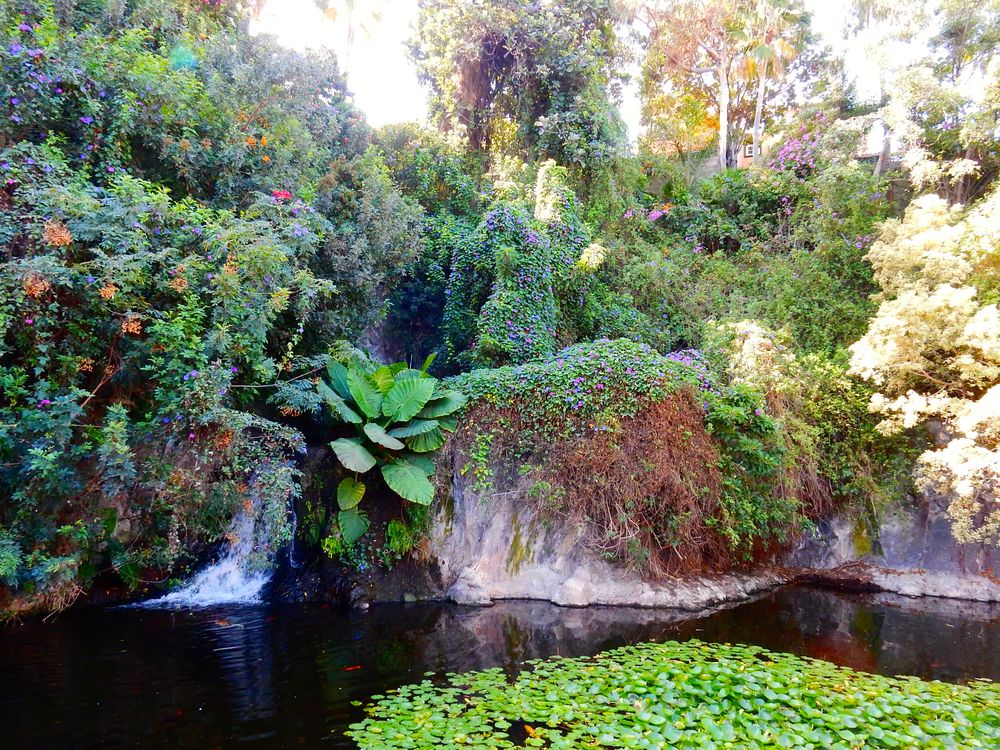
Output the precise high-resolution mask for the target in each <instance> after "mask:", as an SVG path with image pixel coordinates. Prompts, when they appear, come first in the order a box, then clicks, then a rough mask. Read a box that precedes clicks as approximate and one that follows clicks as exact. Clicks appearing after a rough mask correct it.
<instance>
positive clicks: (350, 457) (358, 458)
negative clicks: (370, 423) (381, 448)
mask: <svg viewBox="0 0 1000 750" xmlns="http://www.w3.org/2000/svg"><path fill="white" fill-rule="evenodd" d="M330 447H331V448H333V452H334V453H336V454H337V459H338V460H339V461H340V463H342V464H343V465H344V468H345V469H347V470H348V471H356V472H359V473H361V474H364V473H365V472H366V471H368V470H369V469H370V468H371V467H373V466H374V465H375V463H376V462H375V456H373V455H372V454H371V453H369V452H368V449H367V448H365V447H364V446H363V445H362V444H361V442H360V441H358V440H356V439H355V438H338V439H337V440H334V441H333V442H332V443H330Z"/></svg>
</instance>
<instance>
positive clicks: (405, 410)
mask: <svg viewBox="0 0 1000 750" xmlns="http://www.w3.org/2000/svg"><path fill="white" fill-rule="evenodd" d="M433 359H434V357H433V355H432V356H430V357H428V358H427V360H426V361H425V362H424V364H423V367H421V369H419V370H416V369H413V368H410V367H407V365H406V364H405V363H402V362H400V363H397V364H393V365H384V366H382V367H379V368H377V369H366V368H364V367H363V366H362V365H360V364H352V365H351V366H350V367H345V366H344V365H343V364H341V363H340V362H331V363H330V364H329V366H328V367H327V375H328V378H327V380H326V381H324V380H320V381H319V382H318V383H317V386H316V387H317V389H318V391H319V395H320V397H321V398H322V399H323V400H324V401H325V402H326V404H327V405H328V406H329V407H330V411H331V413H332V414H333V416H334V418H335V419H337V420H338V421H340V422H342V423H345V424H350V425H352V426H353V427H354V428H355V431H356V435H355V436H354V437H344V438H338V439H337V440H334V441H333V442H331V443H330V447H331V448H333V450H334V452H335V453H336V454H337V460H339V461H340V463H341V464H342V465H343V466H344V468H345V469H347V470H348V471H351V472H354V476H353V477H346V478H344V479H343V480H341V482H340V484H339V485H338V486H337V504H338V505H339V506H340V512H339V514H338V517H337V520H338V525H339V526H340V533H341V535H342V536H343V538H344V541H345V542H346V543H347V544H353V543H354V542H356V541H357V540H358V539H360V538H361V537H362V536H363V535H364V533H365V532H366V531H367V530H368V526H369V520H368V516H367V515H366V514H365V513H364V511H362V510H361V509H360V508H359V507H358V505H359V504H360V502H361V500H362V498H364V495H365V489H366V488H365V485H364V483H363V482H362V481H361V480H360V479H359V477H360V475H361V474H365V473H367V472H369V471H371V470H372V469H374V468H375V467H376V466H378V467H379V470H380V471H381V473H382V478H383V479H384V480H385V483H386V484H387V485H388V486H389V489H391V490H392V491H393V492H395V493H396V494H397V495H399V496H400V497H402V498H403V499H404V500H408V501H409V502H412V503H418V504H420V505H430V502H431V500H433V499H434V485H432V484H431V481H430V477H431V475H433V474H434V460H433V458H432V454H433V453H434V451H436V450H438V449H439V448H440V447H441V446H442V445H444V443H445V439H446V438H445V433H448V432H453V431H454V430H455V427H456V425H457V421H456V418H455V416H454V414H455V412H457V411H458V410H459V409H461V408H462V406H464V405H465V402H466V398H465V396H464V395H462V394H461V393H459V392H458V391H453V390H450V389H448V388H446V387H444V385H443V384H442V383H441V381H439V380H438V379H437V378H434V377H432V376H430V375H428V374H427V368H428V367H430V364H431V362H432V361H433Z"/></svg>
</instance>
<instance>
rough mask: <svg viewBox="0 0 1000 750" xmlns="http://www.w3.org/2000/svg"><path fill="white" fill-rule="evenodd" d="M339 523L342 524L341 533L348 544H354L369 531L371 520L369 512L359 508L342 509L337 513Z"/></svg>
mask: <svg viewBox="0 0 1000 750" xmlns="http://www.w3.org/2000/svg"><path fill="white" fill-rule="evenodd" d="M337 523H338V524H339V525H340V533H341V535H342V536H343V537H344V541H345V542H347V544H354V543H355V542H356V541H358V540H359V539H360V538H361V537H363V536H364V535H365V532H366V531H368V527H369V526H371V521H369V520H368V516H367V514H366V513H365V512H364V511H363V510H360V509H358V508H351V509H350V510H342V511H340V513H338V514H337Z"/></svg>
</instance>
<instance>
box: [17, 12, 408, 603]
mask: <svg viewBox="0 0 1000 750" xmlns="http://www.w3.org/2000/svg"><path fill="white" fill-rule="evenodd" d="M224 6H225V7H220V6H217V5H216V4H204V5H203V4H201V3H187V2H184V3H178V2H168V1H167V0H140V1H139V2H135V3H129V4H127V5H122V4H120V3H104V2H100V1H95V2H88V3H72V2H69V3H57V4H51V3H47V2H29V3H20V4H18V5H17V6H16V7H14V6H12V5H10V4H6V5H3V6H2V7H0V47H2V49H3V50H4V57H5V61H6V63H5V65H4V67H3V70H2V71H0V81H2V86H0V88H3V90H4V91H5V104H4V113H5V114H4V117H3V118H2V119H0V175H2V177H3V185H2V186H0V242H2V243H3V245H4V247H5V254H4V257H3V259H2V261H0V329H2V331H3V336H2V339H0V497H2V501H0V528H2V529H4V532H3V533H4V536H3V538H4V539H5V540H11V542H12V543H11V545H6V544H5V546H4V550H5V552H4V555H3V557H4V564H3V577H4V580H5V582H6V583H7V584H8V585H11V586H13V587H14V588H15V589H17V590H19V591H20V592H21V593H25V594H32V595H34V596H35V601H38V602H44V601H45V597H46V596H49V594H51V596H52V598H51V599H50V600H49V602H50V603H51V604H53V605H58V604H60V603H65V602H66V601H67V600H68V599H67V597H68V596H70V595H71V592H75V591H78V590H79V586H80V585H84V586H85V585H86V584H87V583H88V582H89V581H90V580H91V579H92V578H93V577H94V576H95V575H96V574H97V573H98V572H100V571H102V570H108V569H113V570H116V571H117V572H118V573H119V574H120V575H121V576H122V578H123V579H125V580H126V581H127V582H135V581H136V580H137V579H138V578H139V577H143V578H147V579H149V578H154V577H158V576H161V575H165V574H166V569H167V568H170V567H171V566H173V565H175V564H176V563H178V562H181V561H191V560H193V559H194V557H195V555H196V554H197V553H198V551H199V550H200V549H202V548H203V546H204V545H205V543H206V542H208V541H210V540H212V539H215V538H218V536H219V535H220V534H221V533H222V531H223V530H224V529H225V528H226V526H227V524H228V523H229V519H230V518H231V517H232V513H233V512H234V510H235V508H237V507H239V506H240V505H241V504H242V505H245V506H247V507H252V508H254V509H255V510H256V512H258V513H260V514H261V515H262V516H266V517H267V518H266V521H267V523H264V524H261V527H262V528H263V527H265V526H268V525H270V526H271V527H272V528H273V530H274V537H273V539H270V540H266V539H263V538H262V539H260V540H258V541H259V543H260V544H259V549H258V552H259V555H260V557H262V558H269V557H270V556H272V555H273V553H274V544H280V543H281V542H282V540H283V539H284V538H285V537H286V536H287V524H286V514H287V502H288V499H289V498H290V497H291V496H293V495H294V494H295V493H296V492H297V491H298V486H297V469H296V467H295V465H294V464H293V463H292V462H291V460H290V459H291V458H292V457H293V456H294V454H295V453H296V452H298V451H300V450H303V449H304V440H303V438H302V435H301V434H299V433H298V431H297V430H294V429H291V428H288V427H286V426H283V425H282V424H280V423H279V422H277V421H273V420H271V419H267V418H265V417H264V416H262V414H265V413H266V414H269V415H271V416H274V417H277V416H278V415H277V414H272V413H271V412H270V407H269V406H268V404H267V399H268V397H269V396H271V395H274V394H275V393H278V394H279V396H280V395H286V396H289V397H292V401H291V402H288V401H282V400H281V398H280V397H279V398H277V399H276V401H277V402H276V403H275V406H280V407H281V408H282V409H283V410H284V411H283V415H285V416H288V415H291V414H293V413H294V412H295V410H301V409H300V407H302V406H305V407H307V408H309V407H310V405H311V404H312V402H308V400H305V401H303V396H302V391H301V389H299V390H296V389H295V388H294V387H291V386H287V387H286V386H284V385H282V379H284V378H287V379H289V380H292V381H294V382H300V380H301V378H300V375H301V374H305V373H307V372H308V371H309V369H310V368H314V367H317V366H321V365H322V364H323V362H325V359H324V358H325V356H326V347H327V344H328V342H329V341H330V340H332V339H335V338H338V337H341V336H348V337H351V338H354V337H357V336H359V335H360V334H361V331H362V330H364V329H365V328H366V327H367V326H368V325H369V324H370V323H371V322H372V321H373V320H375V319H376V318H377V317H378V315H379V314H380V311H381V309H382V305H383V300H384V296H385V293H386V291H387V290H388V287H389V282H390V280H391V278H392V276H393V275H394V269H395V268H396V267H397V266H399V265H401V264H405V263H406V262H408V261H409V260H410V259H411V258H412V257H413V256H414V255H415V254H416V250H417V248H418V247H419V246H420V242H421V240H420V231H419V222H420V209H419V207H418V206H417V205H416V204H415V203H414V202H413V201H410V200H409V199H405V198H403V196H402V195H401V194H400V193H399V191H398V190H397V189H396V188H395V187H394V185H393V183H392V179H391V175H390V172H389V170H388V169H387V167H386V166H385V164H384V163H383V161H382V159H381V157H380V156H379V154H378V153H377V152H375V151H373V150H371V149H369V147H368V138H369V130H368V128H367V126H366V125H365V124H364V122H363V120H362V118H361V116H360V114H359V113H358V112H357V110H355V109H354V108H353V106H352V105H351V104H350V103H349V101H348V99H347V96H346V88H345V86H344V83H343V80H342V78H341V76H340V73H339V71H338V69H337V65H336V61H335V60H334V58H333V57H332V56H330V55H327V54H319V55H312V56H308V57H307V56H302V55H298V54H296V53H292V52H289V51H286V50H283V49H281V48H280V47H277V46H275V45H274V44H273V42H271V41H268V40H267V39H266V38H258V37H251V36H250V35H248V34H247V33H246V32H245V30H244V28H243V25H242V20H241V18H242V16H241V11H239V9H238V8H236V6H235V4H229V3H226V4H224ZM303 371H305V372H303ZM305 382H308V380H306V381H305ZM313 398H315V397H313ZM296 399H298V400H296ZM8 547H9V549H8ZM15 547H16V549H18V550H20V552H19V553H18V555H14V553H13V552H12V551H11V550H13V549H15ZM15 559H16V565H15V563H14V562H13V561H15ZM140 574H141V576H140ZM60 592H62V593H60Z"/></svg>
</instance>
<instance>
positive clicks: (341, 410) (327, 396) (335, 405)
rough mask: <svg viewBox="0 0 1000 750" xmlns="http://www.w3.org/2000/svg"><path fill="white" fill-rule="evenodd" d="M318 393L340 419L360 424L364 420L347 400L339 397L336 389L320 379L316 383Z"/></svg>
mask: <svg viewBox="0 0 1000 750" xmlns="http://www.w3.org/2000/svg"><path fill="white" fill-rule="evenodd" d="M316 390H317V392H318V393H319V395H320V396H321V397H322V398H323V400H324V401H326V403H327V404H329V405H330V408H331V409H333V411H334V412H335V413H336V415H337V416H338V417H340V419H341V421H343V422H347V423H348V424H361V423H362V422H363V421H364V420H363V419H361V417H360V416H359V415H358V414H357V412H355V411H354V410H353V409H352V408H351V407H349V406H348V405H347V402H346V401H344V399H342V398H341V397H340V394H338V393H337V392H336V391H334V390H333V389H332V388H331V387H330V386H328V385H327V384H326V383H324V382H323V381H322V380H321V381H319V383H317V384H316Z"/></svg>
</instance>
